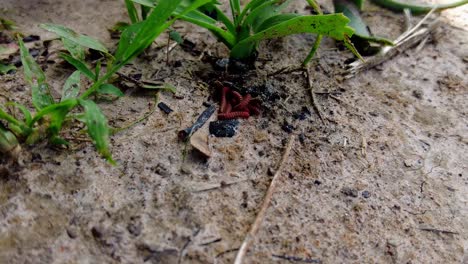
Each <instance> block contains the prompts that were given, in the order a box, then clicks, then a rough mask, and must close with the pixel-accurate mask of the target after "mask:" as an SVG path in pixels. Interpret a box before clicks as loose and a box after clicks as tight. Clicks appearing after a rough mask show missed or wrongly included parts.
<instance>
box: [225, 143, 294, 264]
mask: <svg viewBox="0 0 468 264" xmlns="http://www.w3.org/2000/svg"><path fill="white" fill-rule="evenodd" d="M293 145H294V135H291V136H290V137H289V140H288V144H287V145H286V149H285V150H284V153H283V157H282V158H281V161H280V164H279V167H278V169H277V170H276V173H275V175H274V176H273V179H272V180H271V183H270V187H268V191H267V193H266V194H265V198H264V199H263V203H262V206H261V207H260V211H258V214H257V217H256V218H255V221H254V223H253V224H252V226H251V227H250V231H249V233H248V234H247V236H246V237H245V239H244V242H242V245H241V247H240V249H239V252H237V256H236V260H235V261H234V264H242V261H243V260H244V257H245V255H246V254H247V250H248V249H249V247H250V245H251V244H252V242H253V240H254V238H255V236H256V235H257V232H258V230H259V229H260V226H261V224H262V222H263V219H264V218H265V214H266V210H267V209H268V206H269V205H270V202H271V198H272V196H273V193H274V192H275V190H276V188H277V187H278V185H279V184H280V182H281V180H282V177H281V172H282V171H283V168H284V166H285V165H286V161H287V160H288V157H289V153H290V152H291V149H292V146H293Z"/></svg>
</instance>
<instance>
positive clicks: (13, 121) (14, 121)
mask: <svg viewBox="0 0 468 264" xmlns="http://www.w3.org/2000/svg"><path fill="white" fill-rule="evenodd" d="M0 119H3V120H5V121H7V122H8V123H11V124H14V125H16V126H21V124H22V123H21V122H20V121H19V120H17V119H16V118H14V117H13V116H11V115H9V114H8V113H7V112H5V111H4V110H3V106H2V105H0Z"/></svg>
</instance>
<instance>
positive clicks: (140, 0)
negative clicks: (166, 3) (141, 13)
mask: <svg viewBox="0 0 468 264" xmlns="http://www.w3.org/2000/svg"><path fill="white" fill-rule="evenodd" d="M131 1H132V2H134V3H137V4H140V5H142V6H146V7H151V8H155V7H156V4H157V1H151V0H131Z"/></svg>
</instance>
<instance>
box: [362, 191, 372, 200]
mask: <svg viewBox="0 0 468 264" xmlns="http://www.w3.org/2000/svg"><path fill="white" fill-rule="evenodd" d="M370 196H371V194H370V192H369V191H363V192H362V197H364V198H369V197H370Z"/></svg>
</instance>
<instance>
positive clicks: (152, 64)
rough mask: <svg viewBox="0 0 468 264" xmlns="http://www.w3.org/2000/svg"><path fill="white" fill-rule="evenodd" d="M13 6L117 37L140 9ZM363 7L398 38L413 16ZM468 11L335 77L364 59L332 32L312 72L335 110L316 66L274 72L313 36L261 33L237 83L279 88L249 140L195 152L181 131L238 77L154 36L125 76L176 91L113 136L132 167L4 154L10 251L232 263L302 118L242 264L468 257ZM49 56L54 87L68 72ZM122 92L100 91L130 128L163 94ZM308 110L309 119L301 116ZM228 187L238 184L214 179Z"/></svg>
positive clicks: (113, 4) (4, 222)
mask: <svg viewBox="0 0 468 264" xmlns="http://www.w3.org/2000/svg"><path fill="white" fill-rule="evenodd" d="M321 2H323V3H324V4H325V5H326V6H329V3H326V1H321ZM0 8H1V12H2V13H1V16H3V17H6V18H9V19H12V20H14V21H15V22H16V23H17V25H18V27H19V29H18V30H19V31H21V32H24V33H25V34H26V35H27V34H38V35H40V36H41V37H42V40H45V39H48V38H51V37H53V36H52V35H48V34H47V33H46V32H44V31H43V30H41V29H40V28H38V27H37V25H38V24H39V23H43V22H53V23H57V24H63V25H66V26H69V27H72V28H74V29H75V30H77V31H78V32H81V33H86V34H88V35H91V36H93V37H97V38H99V39H101V40H103V42H104V43H106V45H107V46H108V47H109V48H111V47H114V46H115V43H114V41H113V40H111V39H110V37H109V33H108V32H107V28H109V27H111V26H112V25H113V24H114V23H115V22H117V21H120V20H125V17H126V14H125V10H124V6H123V4H122V3H121V1H111V0H102V1H92V0H83V1H69V0H67V1H63V0H62V1H59V0H2V2H1V3H0ZM297 10H298V11H300V12H304V9H303V6H302V5H298V6H297ZM366 10H367V13H366V16H365V18H366V20H367V21H368V22H369V24H370V25H371V27H372V29H373V30H374V32H377V33H379V34H380V35H383V36H387V37H390V38H395V37H396V36H398V35H399V34H400V33H401V32H402V30H403V28H404V23H403V17H402V16H401V15H398V14H394V13H391V12H387V11H384V10H382V9H379V8H377V7H375V6H373V5H370V4H369V5H367V6H366ZM467 10H468V9H467V8H461V9H458V10H453V11H449V12H447V13H444V17H447V16H449V15H450V16H451V17H452V19H446V18H445V19H444V24H443V25H442V26H441V28H440V30H439V31H438V33H436V34H435V35H434V37H433V39H432V40H431V41H429V42H428V43H427V44H426V45H425V46H424V47H423V49H422V50H421V51H420V52H414V50H409V51H407V52H405V53H404V54H401V55H399V56H398V57H396V58H394V59H392V60H391V61H388V62H386V63H385V64H383V65H381V66H378V67H377V68H376V69H373V70H369V71H367V72H365V73H362V74H359V75H358V76H357V77H356V78H353V79H350V80H346V81H344V80H343V78H342V77H341V75H340V74H339V73H340V72H341V69H342V66H343V63H344V61H345V60H346V59H347V58H351V57H352V56H351V55H350V54H349V53H348V52H347V51H339V50H336V49H335V48H334V47H335V45H334V43H333V41H331V40H326V41H325V42H324V45H323V46H322V47H321V48H320V50H319V52H320V54H319V56H320V57H321V59H320V60H319V61H315V62H314V66H313V67H314V85H315V86H314V91H316V92H331V93H328V94H327V93H317V94H316V97H317V104H318V105H319V107H320V108H321V110H322V113H323V115H324V117H325V119H324V121H323V122H322V121H321V120H320V119H319V117H318V116H317V114H316V113H315V112H314V111H313V108H312V107H311V106H310V94H309V91H308V90H307V81H306V78H305V77H304V76H303V74H302V73H300V72H297V73H290V74H281V75H275V76H269V77H268V73H271V72H274V71H275V70H277V69H280V68H282V67H284V66H287V65H292V64H297V63H298V62H300V61H301V59H302V58H303V57H304V56H305V54H307V52H308V49H309V47H310V45H311V43H312V42H313V36H296V37H290V38H286V39H284V40H275V41H269V42H265V43H264V44H263V45H262V47H261V48H260V58H259V61H258V62H257V64H256V66H257V69H256V70H255V71H252V72H250V73H248V74H245V75H244V76H241V77H242V78H241V79H243V81H242V82H238V85H240V86H242V87H250V86H253V85H265V84H266V86H267V87H268V88H269V89H271V90H272V91H274V92H275V93H277V94H278V95H279V96H280V99H279V100H278V101H276V102H274V103H272V105H270V106H269V107H265V109H264V111H263V114H262V115H261V116H260V117H253V118H250V119H249V120H245V121H242V122H241V127H240V129H239V131H238V133H237V135H236V136H235V137H233V138H215V137H210V138H209V145H210V148H211V149H212V152H213V156H212V157H211V158H210V159H208V160H206V159H203V158H201V157H200V155H198V154H197V153H196V152H195V151H192V150H190V148H189V152H188V154H187V155H186V158H185V159H184V156H185V155H184V149H185V148H186V146H185V145H184V144H183V143H181V142H179V141H178V139H177V131H179V130H180V129H182V128H185V127H187V126H189V125H190V124H191V123H192V122H193V121H194V120H195V119H196V117H197V116H198V114H199V113H201V112H202V111H203V110H204V109H205V108H206V107H205V106H204V105H203V103H204V102H207V101H210V100H211V98H210V91H211V87H209V86H208V85H207V84H206V83H207V82H209V80H213V76H216V77H217V78H219V79H224V80H225V79H227V80H229V79H230V78H232V76H226V75H225V74H223V73H222V72H214V70H213V68H212V66H211V65H210V64H209V63H208V62H206V60H204V59H202V60H200V57H199V55H198V54H196V55H193V54H191V53H189V52H187V51H184V50H183V49H182V48H181V47H176V48H175V49H174V50H173V52H172V53H171V61H172V64H171V65H169V66H168V65H166V63H165V57H166V55H165V54H164V49H160V48H157V47H156V45H155V46H154V47H153V48H152V49H151V50H150V51H149V52H148V53H147V54H146V56H143V58H140V59H138V60H137V61H136V62H135V63H134V64H132V65H129V66H128V67H126V68H125V69H124V70H123V72H125V73H142V74H143V76H144V78H146V79H158V80H164V81H166V82H169V83H172V84H174V85H176V86H177V88H178V91H177V94H176V96H172V95H171V94H169V93H162V94H161V101H163V102H165V103H167V104H168V105H170V106H171V107H172V108H173V109H174V112H173V113H171V114H169V115H166V114H164V113H162V112H161V111H159V110H157V111H156V112H155V113H154V114H153V115H151V116H150V117H149V118H148V119H147V120H146V121H144V122H142V123H140V124H139V125H137V126H134V127H132V128H129V129H127V130H124V131H123V132H120V133H118V134H116V135H114V136H113V137H112V152H113V154H114V157H115V159H116V160H117V162H118V166H115V167H112V166H110V165H109V164H107V163H106V162H105V161H104V160H102V159H101V158H100V157H98V155H97V154H96V152H95V151H94V148H93V147H92V145H91V144H90V143H89V142H87V141H80V140H78V139H72V141H71V142H72V146H71V147H70V148H68V149H65V148H56V147H51V146H49V145H47V144H46V143H41V144H38V145H36V146H33V147H25V148H24V151H23V154H22V155H23V160H24V164H23V165H12V164H11V162H9V161H8V160H6V159H5V158H2V159H1V161H0V162H1V163H0V263H144V262H145V263H232V262H233V259H234V258H235V256H236V252H237V250H238V248H239V246H240V244H241V243H242V241H243V240H244V238H245V236H246V234H247V232H248V230H249V228H250V226H251V224H252V222H253V221H254V219H255V216H256V214H257V212H258V209H259V206H260V204H261V202H262V200H263V197H264V195H265V193H266V190H267V187H268V185H269V183H270V181H271V179H272V174H273V173H274V171H275V168H276V167H277V166H278V163H279V161H280V159H281V155H282V153H283V151H284V146H285V143H286V141H287V139H288V138H289V137H290V134H289V133H287V132H285V131H284V130H283V129H282V127H283V125H284V124H285V122H287V123H289V124H291V125H292V126H293V132H292V133H293V134H294V137H295V143H294V147H293V151H292V152H291V154H290V156H289V158H288V160H287V164H286V169H285V170H284V171H283V172H282V173H283V174H282V175H283V176H284V181H283V182H282V183H281V186H280V188H279V189H278V190H277V191H276V192H275V193H274V195H273V199H272V204H271V205H270V207H269V209H268V210H267V213H266V218H265V220H264V222H263V223H262V226H261V229H260V231H259V233H258V235H257V236H256V237H255V240H254V243H253V245H252V247H251V248H250V250H249V252H248V254H247V258H246V261H245V263H293V262H297V263H468V254H467V250H468V242H467V241H468V240H467V239H468V222H467V220H466V219H467V217H468V205H467V202H468V169H467V167H468V165H467V160H468V123H467V122H468V116H467V114H468V112H467V111H468V100H467V99H468V96H467V93H468V77H467V75H468V68H467V61H468V49H467V47H468V32H467V31H466V30H464V29H462V28H463V27H465V28H466V23H467V20H466V17H467V16H468V11H467ZM463 23H465V24H463ZM175 27H176V28H178V29H179V31H180V32H181V33H182V35H183V36H184V37H185V38H186V39H188V40H190V41H192V42H193V43H195V44H196V47H195V50H198V51H203V50H207V51H208V52H209V54H206V55H205V57H208V56H215V57H225V56H226V55H227V51H226V49H225V48H224V47H223V46H222V45H220V44H217V43H216V42H215V40H214V39H213V38H212V37H211V35H210V34H209V33H207V32H205V31H203V30H200V29H197V28H195V27H189V26H187V25H185V24H181V23H178V24H177V25H176V26H175ZM165 38H166V36H162V38H161V40H160V41H158V43H159V44H158V45H159V46H162V45H164V43H165V40H164V39H165ZM35 45H36V46H37V47H38V48H39V49H41V48H43V46H42V43H41V42H37V43H36V44H35ZM39 59H41V58H39ZM42 65H43V67H44V68H46V72H47V75H48V76H49V79H50V82H51V84H52V88H53V91H54V93H56V94H57V95H58V93H59V91H60V89H61V85H63V82H64V80H65V78H66V77H67V75H68V74H69V73H71V71H72V70H71V69H69V68H67V67H66V66H65V65H64V64H63V63H60V62H57V63H48V64H46V63H43V64H42ZM235 80H237V81H238V80H239V78H237V79H235ZM121 87H122V88H124V89H125V91H126V95H127V96H125V97H124V98H122V99H119V100H118V101H116V102H113V103H112V102H106V101H102V102H100V105H101V106H102V107H103V108H104V109H105V112H106V114H107V116H108V118H109V120H110V124H111V125H113V126H116V127H118V126H123V125H124V124H128V123H129V122H130V121H132V120H135V119H137V118H138V117H140V116H142V115H143V114H144V113H145V112H146V111H148V109H149V108H150V106H151V104H152V102H153V97H152V96H151V94H147V93H141V92H139V91H138V90H137V89H136V88H132V87H130V88H128V87H127V88H126V87H124V86H121ZM28 89H29V88H28V87H26V86H25V84H24V81H23V79H22V74H21V70H20V71H19V72H18V73H16V74H10V75H6V76H0V91H1V93H2V95H3V96H2V97H8V98H9V99H10V100H15V101H19V102H23V103H25V104H27V105H29V106H31V102H30V101H29V99H28V98H29V95H28V92H29V90H28ZM1 100H3V101H4V100H5V98H1ZM303 107H308V109H309V110H310V112H312V114H311V115H310V116H306V117H307V118H306V119H305V120H295V118H294V116H295V114H297V113H298V112H300V111H302V108H303ZM65 135H66V132H65ZM70 136H71V135H70ZM222 183H223V184H222ZM224 183H234V184H231V185H228V186H225V187H220V188H214V189H210V188H212V187H216V186H220V185H223V186H224V185H226V184H224ZM206 189H210V190H206ZM285 257H290V260H285V259H284V258H285ZM291 257H294V258H295V259H293V258H291Z"/></svg>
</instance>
